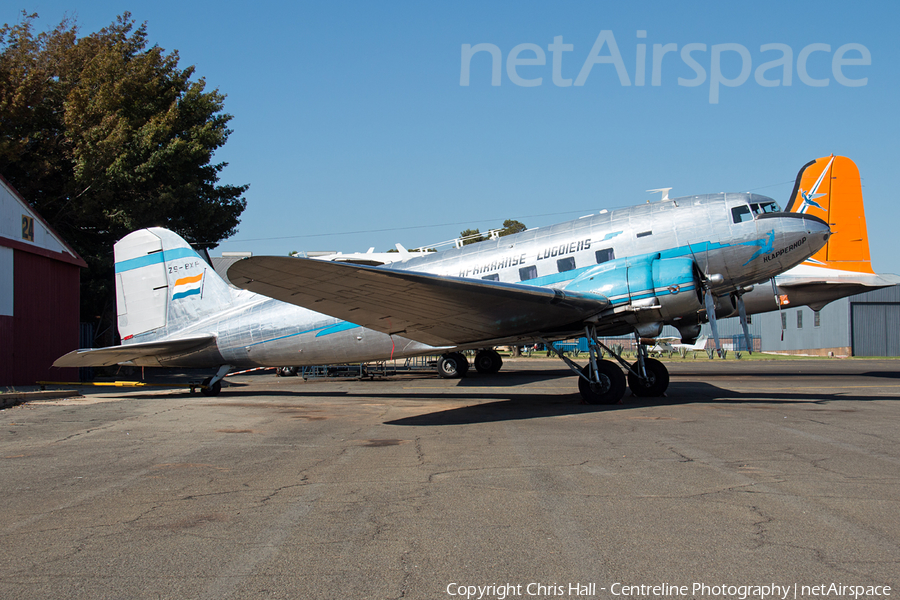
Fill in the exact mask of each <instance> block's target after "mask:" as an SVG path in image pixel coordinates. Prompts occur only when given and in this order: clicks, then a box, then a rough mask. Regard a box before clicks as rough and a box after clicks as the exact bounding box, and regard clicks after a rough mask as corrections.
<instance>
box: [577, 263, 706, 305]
mask: <svg viewBox="0 0 900 600" xmlns="http://www.w3.org/2000/svg"><path fill="white" fill-rule="evenodd" d="M565 289H567V290H573V291H577V292H590V293H594V294H601V295H603V296H606V297H607V298H609V300H610V302H611V303H612V307H613V308H618V307H630V308H631V309H633V310H634V311H636V312H638V313H640V312H642V311H648V312H649V311H653V312H652V313H651V314H648V315H647V318H643V317H641V318H638V319H637V320H638V321H648V320H654V321H659V320H662V321H671V320H673V319H677V318H680V317H685V316H688V315H691V314H696V313H697V311H698V310H700V309H701V308H702V307H703V291H702V288H701V286H700V278H699V276H698V272H697V269H696V267H695V266H694V261H693V260H691V259H689V258H659V254H653V255H650V256H643V257H640V258H637V259H635V258H623V259H619V260H615V261H609V262H607V263H603V264H602V265H598V266H597V267H595V268H593V269H590V270H588V271H586V272H585V273H583V274H582V275H581V276H579V277H578V278H576V279H574V280H572V281H571V282H570V283H569V285H567V286H566V287H565Z"/></svg>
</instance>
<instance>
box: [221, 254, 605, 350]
mask: <svg viewBox="0 0 900 600" xmlns="http://www.w3.org/2000/svg"><path fill="white" fill-rule="evenodd" d="M228 278H229V279H230V280H231V283H232V284H234V285H236V286H237V287H240V288H243V289H246V290H250V291H252V292H255V293H257V294H262V295H264V296H268V297H270V298H275V299H276V300H281V301H282V302H288V303H290V304H294V305H297V306H302V307H305V308H308V309H311V310H314V311H316V312H320V313H324V314H326V315H330V316H333V317H337V318H339V319H343V320H345V321H348V322H351V323H355V324H356V325H361V326H363V327H368V328H370V329H374V330H376V331H380V332H383V333H387V334H390V335H393V334H396V335H402V336H403V337H405V338H409V339H412V340H416V341H418V342H422V343H425V344H430V345H432V346H446V345H461V344H468V343H473V342H480V341H484V340H495V339H501V338H507V337H515V336H522V335H531V334H541V333H552V332H554V331H564V330H570V329H572V328H573V327H574V328H576V329H579V330H580V328H581V327H582V323H583V322H584V320H585V319H586V318H588V317H590V316H593V315H595V314H597V313H599V312H600V311H601V310H603V309H604V308H606V307H607V306H609V300H608V299H607V298H605V297H604V296H599V295H593V294H586V293H584V294H583V293H577V292H568V291H566V292H563V291H561V290H554V289H549V288H541V287H536V286H530V285H521V284H511V283H501V282H497V281H484V280H472V279H462V278H458V277H445V276H439V275H431V274H426V273H417V272H410V271H396V270H391V269H383V268H374V267H365V266H358V265H348V264H337V263H331V262H323V261H318V260H308V259H303V258H292V257H287V256H259V257H252V258H247V259H244V260H241V261H238V262H236V263H235V264H233V265H232V266H231V268H229V269H228Z"/></svg>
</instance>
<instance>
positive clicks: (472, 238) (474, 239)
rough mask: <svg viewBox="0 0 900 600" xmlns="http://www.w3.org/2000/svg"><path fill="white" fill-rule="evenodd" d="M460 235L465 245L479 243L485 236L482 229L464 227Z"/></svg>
mask: <svg viewBox="0 0 900 600" xmlns="http://www.w3.org/2000/svg"><path fill="white" fill-rule="evenodd" d="M459 237H460V239H462V241H463V246H468V245H469V244H477V243H478V242H483V241H484V240H485V239H487V238H485V237H484V236H483V235H481V231H479V230H478V229H464V230H462V231H460V232H459Z"/></svg>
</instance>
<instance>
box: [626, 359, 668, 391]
mask: <svg viewBox="0 0 900 600" xmlns="http://www.w3.org/2000/svg"><path fill="white" fill-rule="evenodd" d="M644 366H645V367H646V368H647V380H646V381H641V378H640V377H637V376H636V375H634V374H633V373H630V372H629V373H628V387H630V388H631V391H632V392H634V395H635V396H643V397H646V398H652V397H657V396H662V395H663V394H664V393H665V392H666V389H668V387H669V370H668V369H666V365H664V364H662V363H661V362H659V361H658V360H656V359H655V358H645V359H644ZM639 367H640V365H639V364H638V363H637V362H635V363H634V364H633V365H631V368H632V369H634V370H635V371H637V370H638V368H639Z"/></svg>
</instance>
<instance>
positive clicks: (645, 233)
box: [637, 231, 653, 238]
mask: <svg viewBox="0 0 900 600" xmlns="http://www.w3.org/2000/svg"><path fill="white" fill-rule="evenodd" d="M648 235H653V232H652V231H642V232H640V233H639V234H637V236H638V237H639V238H642V237H647V236H648Z"/></svg>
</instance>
